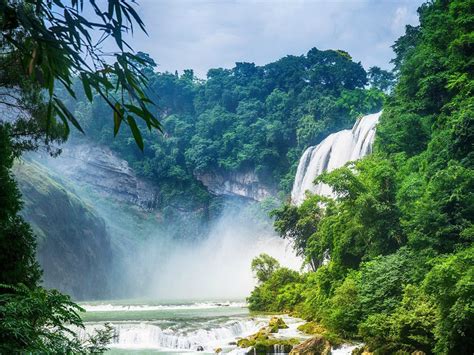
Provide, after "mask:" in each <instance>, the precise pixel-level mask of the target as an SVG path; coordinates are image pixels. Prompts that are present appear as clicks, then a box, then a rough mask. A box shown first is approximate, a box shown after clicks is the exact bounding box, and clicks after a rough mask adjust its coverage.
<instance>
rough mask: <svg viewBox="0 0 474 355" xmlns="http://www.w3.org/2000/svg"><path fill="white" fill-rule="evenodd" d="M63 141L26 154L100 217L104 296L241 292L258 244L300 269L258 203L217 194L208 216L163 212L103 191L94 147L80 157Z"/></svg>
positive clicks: (249, 279) (250, 283)
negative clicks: (106, 267)
mask: <svg viewBox="0 0 474 355" xmlns="http://www.w3.org/2000/svg"><path fill="white" fill-rule="evenodd" d="M68 145H69V148H70V150H69V151H68V149H66V150H65V151H64V152H63V154H62V155H61V156H59V157H58V158H51V157H41V158H40V157H38V156H34V157H33V159H35V160H36V161H37V162H39V163H41V164H42V165H44V166H45V167H46V168H47V169H48V170H49V171H50V173H51V174H52V175H54V174H55V173H57V175H58V176H61V179H60V181H61V184H62V185H63V186H64V187H65V188H66V189H67V190H68V191H70V192H72V193H74V194H75V195H77V196H78V197H79V198H80V199H81V200H82V201H83V202H84V203H85V204H87V205H88V206H89V208H91V209H92V210H93V211H94V213H95V214H96V215H98V216H99V217H100V218H101V219H103V220H104V222H105V225H106V228H107V231H108V235H109V239H110V245H111V247H112V258H113V260H111V265H112V266H111V267H110V271H109V275H108V279H107V280H106V283H107V287H108V288H109V289H110V290H111V298H112V299H130V298H137V299H138V298H140V299H153V300H179V299H181V300H190V299H213V300H230V299H244V298H245V297H246V296H248V295H249V293H250V292H251V290H252V289H253V287H254V286H255V285H256V280H255V278H254V277H253V275H252V271H251V268H250V264H251V261H252V259H253V258H254V257H256V256H257V255H259V254H260V253H263V252H265V253H267V254H269V255H271V256H273V257H274V258H276V259H277V260H278V261H279V262H280V264H281V265H282V266H286V267H289V268H292V269H295V270H298V269H300V267H301V264H302V260H301V258H299V257H296V256H295V255H294V252H293V250H292V248H291V246H290V245H289V244H288V242H287V241H285V240H283V239H281V238H279V237H278V236H277V235H276V233H275V232H274V230H273V226H272V221H271V220H270V218H269V217H268V213H267V212H265V211H263V209H262V208H261V207H260V205H259V203H257V202H254V201H253V202H252V201H251V200H247V199H237V198H231V197H228V198H227V197H220V199H221V200H222V201H221V203H220V205H219V207H218V208H217V211H218V212H217V213H214V214H213V215H212V216H211V217H207V218H203V216H202V215H199V214H198V213H197V212H196V211H194V212H193V211H191V212H190V211H186V212H185V213H182V214H181V215H177V216H174V218H169V217H167V215H166V214H163V213H162V212H161V211H159V210H153V209H152V210H144V209H141V208H139V207H137V206H136V205H134V204H133V203H127V202H125V201H118V200H117V199H116V198H115V197H116V196H115V195H119V196H122V194H121V193H120V194H118V193H117V191H114V192H113V193H112V195H110V194H109V195H107V194H104V193H103V191H102V186H103V185H104V181H106V178H104V174H103V171H102V170H100V171H98V170H97V169H98V168H97V166H98V164H97V162H96V161H95V159H96V158H95V157H97V156H101V155H100V154H97V153H96V152H94V153H92V154H87V156H88V157H89V156H90V157H94V158H92V159H93V161H85V160H84V154H83V155H81V156H79V158H78V156H77V151H76V152H75V153H74V154H72V153H71V152H74V146H72V145H71V144H68ZM107 159H110V162H109V163H111V162H113V163H114V164H117V165H121V164H122V162H120V161H116V160H115V159H116V158H113V159H111V158H110V157H108V156H107ZM100 162H101V163H103V161H100ZM121 169H122V172H121V173H123V171H128V170H126V169H125V168H123V166H122V167H121ZM104 179H105V180H104ZM112 180H113V179H112ZM113 181H114V182H115V184H116V185H119V182H120V181H115V180H113ZM127 181H128V180H127ZM91 182H92V184H91ZM94 184H95V186H93V185H94ZM95 252H96V253H97V255H98V257H99V258H105V257H109V255H110V253H109V252H108V251H106V250H96V251H95ZM106 255H107V256H106ZM64 271H65V272H68V271H67V270H64ZM85 276H86V277H87V275H85ZM102 286H105V285H98V287H102Z"/></svg>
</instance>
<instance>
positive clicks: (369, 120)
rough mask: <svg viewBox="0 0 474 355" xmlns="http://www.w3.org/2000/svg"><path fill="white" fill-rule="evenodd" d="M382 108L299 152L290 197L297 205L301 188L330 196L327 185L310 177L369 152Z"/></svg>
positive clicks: (300, 198)
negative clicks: (348, 127) (352, 125)
mask: <svg viewBox="0 0 474 355" xmlns="http://www.w3.org/2000/svg"><path fill="white" fill-rule="evenodd" d="M381 114H382V112H378V113H374V114H371V115H367V116H364V117H362V118H360V119H358V120H357V122H356V123H355V125H354V127H353V128H352V129H346V130H343V131H339V132H336V133H333V134H331V135H329V136H328V137H326V138H325V139H324V140H323V141H322V142H321V143H319V144H318V145H316V146H313V147H309V148H308V149H306V151H305V152H304V153H303V155H302V156H301V159H300V162H299V164H298V169H297V171H296V176H295V182H294V184H293V189H292V191H291V201H292V202H293V203H294V204H296V205H300V204H301V203H302V202H303V201H304V199H305V197H306V196H305V192H306V191H308V190H309V191H310V192H312V193H316V194H319V195H323V196H332V190H331V188H330V187H329V186H328V185H326V184H322V183H319V184H317V185H315V184H313V181H314V179H316V177H317V176H319V175H320V174H321V173H323V172H324V171H332V170H334V169H336V168H339V167H341V166H343V165H344V164H345V163H347V162H349V161H352V160H357V159H360V158H362V157H363V156H365V155H367V154H370V153H371V152H372V144H373V142H374V137H375V126H376V125H377V123H378V120H379V117H380V115H381Z"/></svg>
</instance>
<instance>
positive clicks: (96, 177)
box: [46, 144, 159, 210]
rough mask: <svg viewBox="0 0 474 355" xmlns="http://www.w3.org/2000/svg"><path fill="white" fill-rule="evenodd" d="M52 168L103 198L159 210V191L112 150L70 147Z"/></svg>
mask: <svg viewBox="0 0 474 355" xmlns="http://www.w3.org/2000/svg"><path fill="white" fill-rule="evenodd" d="M46 164H47V165H48V167H50V168H52V169H53V170H54V171H56V172H57V173H58V174H59V175H60V176H64V177H66V178H68V179H69V180H71V181H72V182H73V183H74V184H77V185H78V186H81V187H86V188H88V189H92V190H93V192H95V193H96V194H98V195H99V196H103V197H106V198H111V199H113V200H116V201H119V202H126V203H131V204H133V205H136V206H138V207H140V208H142V209H146V210H151V209H154V208H155V207H156V206H157V202H158V196H159V195H158V189H157V188H156V187H154V186H153V185H152V184H151V183H150V182H148V181H145V180H144V179H141V178H139V177H137V175H136V174H135V173H134V172H133V170H132V169H131V168H130V167H129V165H128V163H127V162H126V161H125V160H123V159H121V158H119V157H118V156H116V155H115V154H114V153H113V152H112V151H111V150H110V149H108V148H106V147H103V146H97V145H90V144H78V145H67V146H66V147H65V148H63V151H62V154H61V155H60V156H59V157H58V158H55V159H48V160H47V162H46Z"/></svg>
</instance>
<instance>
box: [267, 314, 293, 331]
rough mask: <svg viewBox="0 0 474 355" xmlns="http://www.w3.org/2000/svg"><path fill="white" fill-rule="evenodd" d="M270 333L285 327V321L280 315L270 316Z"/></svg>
mask: <svg viewBox="0 0 474 355" xmlns="http://www.w3.org/2000/svg"><path fill="white" fill-rule="evenodd" d="M268 328H269V330H270V333H278V329H287V328H288V326H287V325H286V323H285V321H284V320H283V319H282V318H280V317H272V319H270V322H269V323H268Z"/></svg>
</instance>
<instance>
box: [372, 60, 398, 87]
mask: <svg viewBox="0 0 474 355" xmlns="http://www.w3.org/2000/svg"><path fill="white" fill-rule="evenodd" d="M367 74H368V76H369V84H370V86H372V87H373V88H377V89H379V90H381V91H385V92H387V91H390V90H391V89H392V87H393V84H394V83H395V76H394V75H393V73H391V72H388V71H386V70H383V69H381V68H379V67H377V66H375V67H372V68H369V70H368V71H367Z"/></svg>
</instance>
